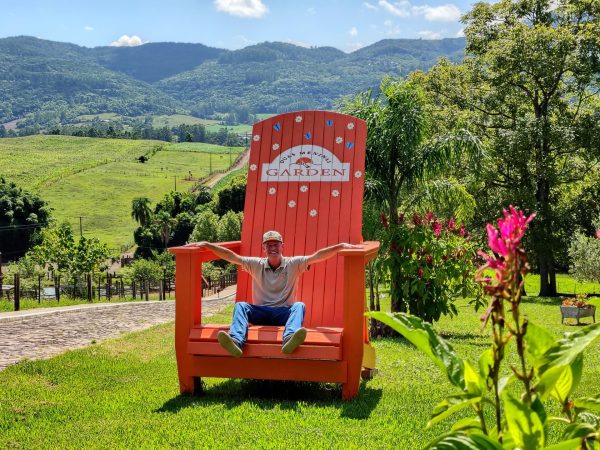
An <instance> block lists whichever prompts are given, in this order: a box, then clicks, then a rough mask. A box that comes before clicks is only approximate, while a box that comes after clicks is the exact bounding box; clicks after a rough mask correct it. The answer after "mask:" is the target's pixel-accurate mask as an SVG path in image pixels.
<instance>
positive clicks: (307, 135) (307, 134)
mask: <svg viewBox="0 0 600 450" xmlns="http://www.w3.org/2000/svg"><path fill="white" fill-rule="evenodd" d="M304 137H305V138H306V139H310V138H311V137H312V134H311V133H310V131H309V132H308V133H306V134H305V135H304Z"/></svg>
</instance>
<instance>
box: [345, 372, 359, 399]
mask: <svg viewBox="0 0 600 450" xmlns="http://www.w3.org/2000/svg"><path fill="white" fill-rule="evenodd" d="M359 388H360V372H355V373H352V374H350V373H349V374H348V380H347V381H346V382H345V383H344V384H342V400H352V399H354V398H356V397H357V396H358V390H359Z"/></svg>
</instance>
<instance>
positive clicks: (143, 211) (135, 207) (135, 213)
mask: <svg viewBox="0 0 600 450" xmlns="http://www.w3.org/2000/svg"><path fill="white" fill-rule="evenodd" d="M131 217H132V218H133V219H134V220H135V221H136V222H137V223H139V224H140V226H141V227H144V226H146V225H147V224H148V223H149V222H150V220H151V218H152V210H151V209H150V199H149V198H148V197H136V198H134V199H133V200H132V201H131Z"/></svg>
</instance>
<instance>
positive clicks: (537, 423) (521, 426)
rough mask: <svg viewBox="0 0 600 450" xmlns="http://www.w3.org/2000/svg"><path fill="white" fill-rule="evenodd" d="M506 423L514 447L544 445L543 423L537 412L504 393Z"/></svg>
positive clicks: (535, 447)
mask: <svg viewBox="0 0 600 450" xmlns="http://www.w3.org/2000/svg"><path fill="white" fill-rule="evenodd" d="M503 399H504V411H505V415H506V423H507V425H508V431H509V432H510V434H511V436H512V438H513V440H514V444H515V447H517V448H522V449H523V450H533V449H538V448H542V447H543V446H544V440H545V439H544V425H543V424H542V421H541V420H540V417H539V416H538V414H537V413H536V412H535V411H534V410H533V409H532V408H530V407H529V405H527V404H526V403H525V402H522V401H521V400H519V399H518V398H516V397H514V396H512V395H511V394H509V393H505V394H504V396H503Z"/></svg>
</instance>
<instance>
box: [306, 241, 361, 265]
mask: <svg viewBox="0 0 600 450" xmlns="http://www.w3.org/2000/svg"><path fill="white" fill-rule="evenodd" d="M352 248H363V246H362V245H354V244H347V243H345V242H342V243H341V244H336V245H332V246H330V247H324V248H322V249H321V250H317V251H316V252H315V253H313V254H312V255H310V256H309V257H308V260H307V261H306V264H308V265H311V264H314V263H318V262H319V261H325V260H326V259H329V258H331V257H332V256H335V255H337V254H338V253H339V252H341V251H342V250H346V249H352Z"/></svg>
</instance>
